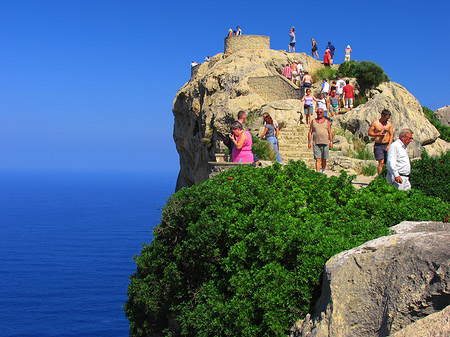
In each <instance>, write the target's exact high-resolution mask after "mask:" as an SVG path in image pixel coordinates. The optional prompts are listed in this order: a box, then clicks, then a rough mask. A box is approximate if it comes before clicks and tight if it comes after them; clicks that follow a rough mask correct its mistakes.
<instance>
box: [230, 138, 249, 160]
mask: <svg viewBox="0 0 450 337" xmlns="http://www.w3.org/2000/svg"><path fill="white" fill-rule="evenodd" d="M244 132H245V133H246V134H247V139H246V140H245V142H244V146H242V149H240V150H238V149H237V148H236V146H233V151H232V153H231V154H232V156H233V162H235V163H238V162H239V160H240V161H241V163H253V153H252V135H251V134H250V132H248V131H244ZM244 132H243V133H244ZM243 133H241V136H242V134H243ZM239 137H240V136H239ZM239 137H238V138H237V139H236V142H238V141H239Z"/></svg>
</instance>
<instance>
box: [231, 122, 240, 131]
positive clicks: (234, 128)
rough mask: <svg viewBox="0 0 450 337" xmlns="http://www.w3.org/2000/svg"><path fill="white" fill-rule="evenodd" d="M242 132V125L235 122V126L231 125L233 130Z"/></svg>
mask: <svg viewBox="0 0 450 337" xmlns="http://www.w3.org/2000/svg"><path fill="white" fill-rule="evenodd" d="M237 129H239V130H242V124H241V123H239V122H234V123H233V124H231V130H237Z"/></svg>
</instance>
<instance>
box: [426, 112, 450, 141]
mask: <svg viewBox="0 0 450 337" xmlns="http://www.w3.org/2000/svg"><path fill="white" fill-rule="evenodd" d="M422 108H423V113H424V114H425V116H426V117H427V119H428V120H429V121H430V122H431V124H433V125H434V127H435V128H436V129H437V130H438V131H439V133H440V136H439V138H441V139H443V140H445V141H446V142H450V127H448V126H446V125H442V124H441V123H440V122H439V121H438V120H437V119H435V118H433V110H431V109H429V108H427V107H426V106H424V107H422Z"/></svg>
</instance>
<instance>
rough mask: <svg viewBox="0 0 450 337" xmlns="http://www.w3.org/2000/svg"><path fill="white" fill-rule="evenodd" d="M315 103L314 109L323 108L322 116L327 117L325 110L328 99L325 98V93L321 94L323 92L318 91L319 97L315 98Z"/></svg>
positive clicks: (326, 109)
mask: <svg viewBox="0 0 450 337" xmlns="http://www.w3.org/2000/svg"><path fill="white" fill-rule="evenodd" d="M316 104H317V105H316V111H317V110H319V109H322V110H323V116H324V117H325V118H327V117H328V116H327V111H328V107H327V105H328V101H327V100H326V99H325V95H324V94H323V92H321V93H320V95H319V99H318V100H317V102H316Z"/></svg>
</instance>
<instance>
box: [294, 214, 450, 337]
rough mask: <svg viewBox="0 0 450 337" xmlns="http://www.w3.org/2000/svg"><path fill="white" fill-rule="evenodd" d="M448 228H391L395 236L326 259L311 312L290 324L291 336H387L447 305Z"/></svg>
mask: <svg viewBox="0 0 450 337" xmlns="http://www.w3.org/2000/svg"><path fill="white" fill-rule="evenodd" d="M449 229H450V224H448V223H436V222H428V223H426V222H425V223H423V222H416V223H414V222H404V223H401V224H399V225H397V226H394V227H392V230H394V231H396V232H397V233H399V234H395V235H392V236H386V237H381V238H378V239H375V240H372V241H369V242H367V243H365V244H363V245H361V246H359V247H356V248H354V249H351V250H348V251H345V252H342V253H340V254H338V255H336V256H334V257H332V258H331V259H330V260H329V261H328V262H327V264H326V266H325V272H324V279H323V286H322V295H321V297H320V298H319V300H318V301H317V303H316V306H315V310H314V313H313V314H312V315H307V316H306V318H305V319H304V320H301V321H299V322H298V323H297V324H296V326H295V327H294V328H293V332H292V336H299V337H300V336H301V337H306V336H308V337H344V336H345V337H350V336H359V337H365V336H367V337H369V336H370V337H372V336H377V337H381V336H388V335H391V334H393V333H394V332H396V331H400V330H402V329H404V328H405V327H407V326H409V325H410V324H412V323H414V322H417V321H419V320H420V319H422V318H424V317H426V316H428V315H430V314H433V313H436V312H439V311H441V310H443V309H444V308H446V307H447V306H448V305H450V248H449V247H450V232H449ZM443 320H444V321H445V317H441V318H436V319H434V320H432V319H429V320H428V321H429V322H428V323H427V322H423V323H422V324H419V323H418V325H424V324H427V325H426V326H427V327H428V329H430V330H431V331H433V329H439V326H431V325H430V324H432V322H436V321H437V322H442V321H443ZM447 320H448V317H447ZM430 322H431V323H430ZM437 324H439V323H437ZM396 336H397V335H396ZM398 336H410V335H405V334H399V335H398ZM417 336H418V335H417ZM430 336H431V335H430ZM432 336H438V335H432Z"/></svg>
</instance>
